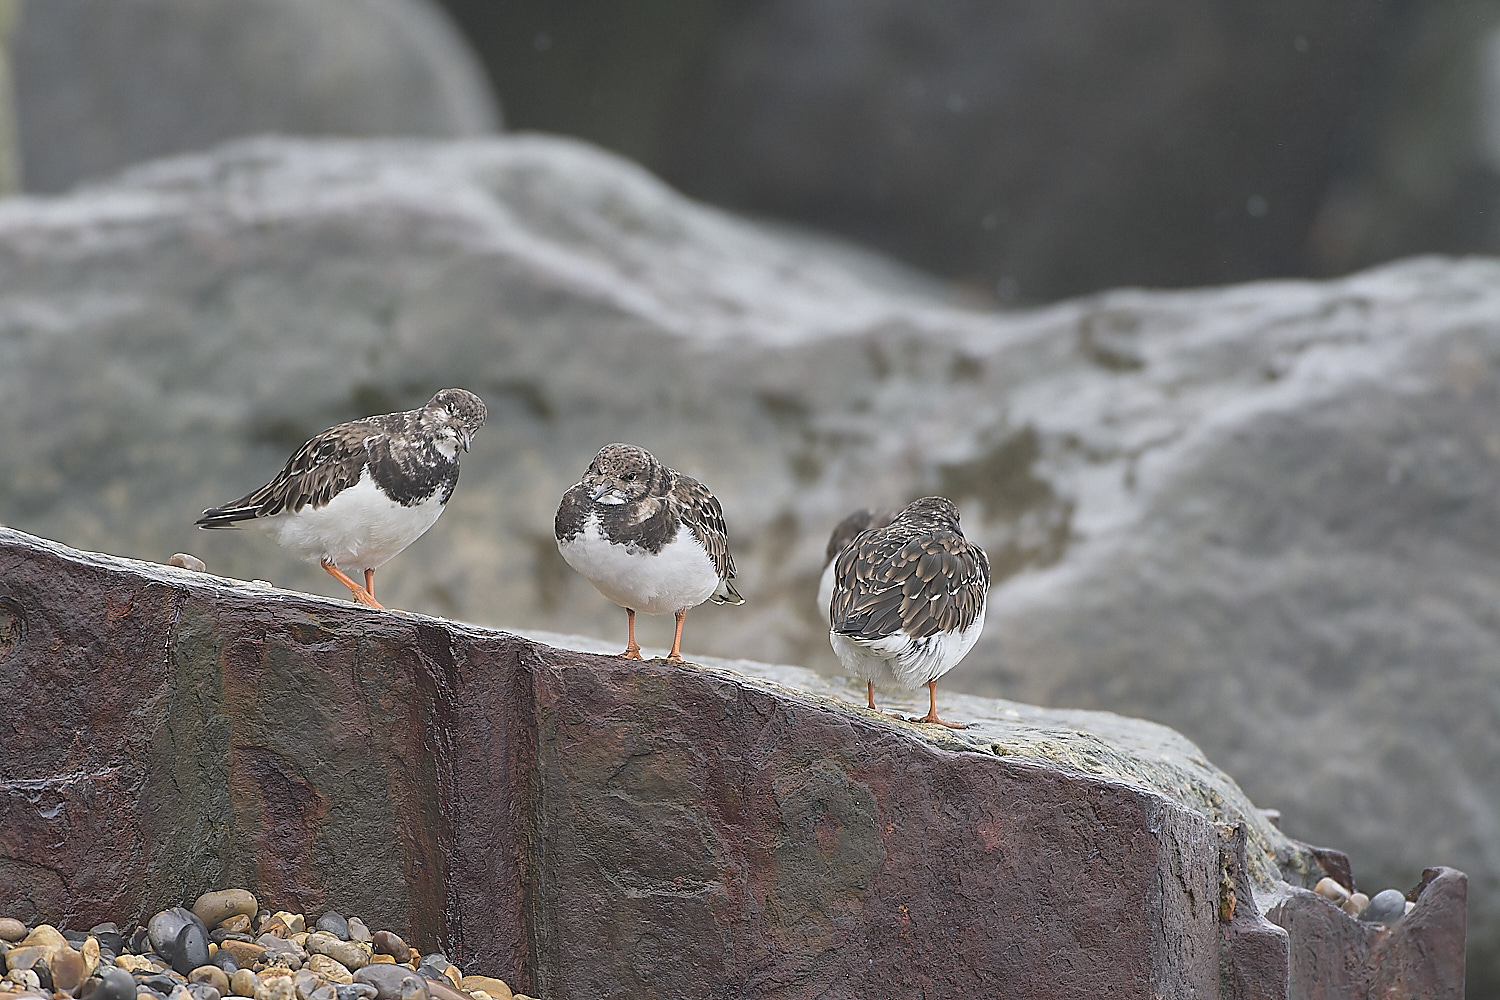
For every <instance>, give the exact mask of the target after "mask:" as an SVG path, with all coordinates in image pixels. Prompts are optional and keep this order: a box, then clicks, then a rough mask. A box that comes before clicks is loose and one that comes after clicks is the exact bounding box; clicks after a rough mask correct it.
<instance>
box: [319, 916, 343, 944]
mask: <svg viewBox="0 0 1500 1000" xmlns="http://www.w3.org/2000/svg"><path fill="white" fill-rule="evenodd" d="M316 926H317V929H318V930H320V931H327V932H328V933H329V934H332V935H333V936H334V937H336V938H338V939H339V940H340V941H347V940H349V921H347V920H345V919H344V917H343V914H340V913H335V912H333V911H332V910H329V911H328V912H327V913H325V914H323V915H322V916H321V917H319V918H318V923H317V925H316Z"/></svg>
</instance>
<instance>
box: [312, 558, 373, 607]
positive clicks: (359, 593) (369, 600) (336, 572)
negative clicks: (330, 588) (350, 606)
mask: <svg viewBox="0 0 1500 1000" xmlns="http://www.w3.org/2000/svg"><path fill="white" fill-rule="evenodd" d="M322 566H323V569H324V570H325V571H326V572H327V573H328V575H329V576H331V577H333V578H334V579H335V580H338V582H339V583H342V584H343V585H344V586H346V587H348V588H349V596H350V597H352V598H354V599H355V600H356V601H358V602H359V603H361V604H363V605H364V606H365V607H367V608H375V609H376V610H378V611H384V610H385V605H383V604H381V603H380V602H379V601H377V600H375V596H374V595H373V594H371V593H370V592H369V591H368V590H366V589H365V588H363V587H361V586H360V585H359V584H357V583H355V582H354V581H353V580H351V579H349V575H348V574H347V573H345V572H344V571H343V570H341V569H339V568H338V567H337V566H335V565H334V564H333V563H331V562H329V561H328V560H327V559H324V560H323V561H322Z"/></svg>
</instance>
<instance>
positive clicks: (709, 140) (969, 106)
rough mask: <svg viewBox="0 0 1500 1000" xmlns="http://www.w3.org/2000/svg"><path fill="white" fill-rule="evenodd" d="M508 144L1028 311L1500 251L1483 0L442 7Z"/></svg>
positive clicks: (1488, 19) (458, 1) (1491, 11)
mask: <svg viewBox="0 0 1500 1000" xmlns="http://www.w3.org/2000/svg"><path fill="white" fill-rule="evenodd" d="M443 3H444V6H446V7H447V8H448V10H449V11H450V12H451V13H452V15H453V18H454V20H455V21H456V22H457V23H458V24H459V25H460V27H461V28H462V29H463V30H464V32H465V34H466V35H467V37H468V39H469V41H470V43H471V44H472V45H473V46H474V48H475V50H476V52H477V53H478V55H479V57H480V58H481V59H483V60H484V63H485V66H486V69H487V70H488V71H489V75H490V77H491V78H492V80H493V81H494V82H495V86H496V88H497V92H498V93H499V94H500V95H502V96H503V98H504V101H505V105H506V112H507V116H508V119H509V120H510V121H511V122H512V123H513V124H514V125H515V126H516V127H518V128H525V129H538V130H542V131H549V132H563V133H567V134H571V135H578V136H582V137H584V138H587V139H590V140H592V141H594V142H598V143H601V144H603V145H605V146H607V147H609V148H611V149H614V150H616V151H619V152H621V153H624V154H625V155H627V156H630V157H632V158H634V159H636V160H637V161H639V162H641V163H644V164H646V165H647V166H649V167H650V168H651V169H653V170H655V171H657V172H658V173H660V174H662V175H663V176H665V177H667V178H668V179H669V180H670V181H671V182H672V183H674V184H676V185H678V186H680V187H681V188H682V189H684V190H686V191H688V192H689V193H691V194H694V195H696V196H699V197H705V198H708V199H710V200H713V201H717V202H719V203H721V204H725V205H730V206H733V207H736V208H740V209H744V210H748V211H753V212H757V213H768V214H772V215H776V216H779V217H782V218H786V219H790V220H794V221H797V222H801V223H808V224H815V225H819V226H825V227H828V228H831V229H834V230H837V231H839V232H841V233H844V234H846V235H850V236H854V237H856V238H859V239H862V240H865V241H867V242H869V243H871V244H873V245H875V246H878V247H881V248H883V249H886V250H889V251H890V252H891V253H894V254H896V255H897V256H899V257H902V258H904V259H906V260H908V261H911V262H913V263H916V264H919V265H921V266H923V267H926V268H929V269H932V270H934V271H937V272H938V273H941V274H944V275H946V276H949V277H952V278H955V279H958V280H960V281H962V282H963V283H964V285H965V286H966V287H968V288H969V289H971V290H973V291H975V292H977V293H978V294H979V295H980V296H994V297H998V298H1001V299H1020V300H1025V301H1036V300H1040V299H1048V298H1056V297H1059V296H1062V295H1066V294H1075V293H1078V292H1084V291H1093V290H1097V289H1100V288H1105V287H1110V286H1115V285H1121V284H1136V283H1140V284H1149V285H1166V286H1173V285H1189V284H1202V283H1217V282H1224V281H1233V280H1244V279H1248V278H1261V277H1269V276H1285V275H1299V274H1303V275H1306V274H1312V275H1326V274H1334V273H1344V272H1347V271H1349V270H1351V269H1354V268H1357V267H1362V266H1367V265H1370V264H1374V263H1379V262H1382V261H1386V260H1390V259H1392V258H1395V257H1400V256H1406V255H1410V254H1413V253H1420V252H1432V251H1444V252H1474V251H1478V252H1495V251H1497V250H1500V227H1497V225H1496V223H1495V222H1494V220H1495V219H1497V218H1500V139H1497V136H1500V124H1497V118H1500V110H1497V109H1500V84H1497V83H1496V81H1497V80H1500V74H1497V72H1496V60H1497V55H1496V53H1497V51H1500V50H1497V46H1496V42H1495V40H1496V38H1497V37H1500V3H1497V2H1496V0H1451V2H1443V3H1431V2H1418V3H1404V4H1398V3H1387V2H1377V0H1358V2H1354V3H1348V4H1330V3H1323V4H1296V3H1257V2H1253V0H1228V2H1223V3H1216V4H1206V5H1205V4H1192V3H1182V2H1176V3H1168V4H1161V3H1138V2H1137V3H1126V4H1121V3H1115V4H1110V5H1107V6H1103V7H1101V6H1100V5H1098V4H1091V3H1087V2H1082V0H1069V2H1064V3H1057V2H1050V3H1049V2H1041V3H1038V2H1021V0H1007V2H1001V3H992V2H984V0H938V2H933V3H923V4H910V3H906V4H903V3H897V2H891V0H882V2H868V3H854V2H849V0H806V2H805V0H783V2H773V3H748V2H743V0H664V2H660V3H653V4H650V5H614V6H610V5H594V6H592V7H590V8H588V9H584V8H576V9H575V8H573V7H571V6H568V5H558V4H555V3H549V2H547V0H514V2H508V3H505V4H495V3H491V2H489V0H443Z"/></svg>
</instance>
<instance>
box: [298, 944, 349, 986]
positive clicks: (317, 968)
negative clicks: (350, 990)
mask: <svg viewBox="0 0 1500 1000" xmlns="http://www.w3.org/2000/svg"><path fill="white" fill-rule="evenodd" d="M307 967H308V969H310V970H311V971H312V972H313V973H315V974H316V975H318V976H319V977H321V978H322V979H324V980H325V981H327V982H330V983H337V984H339V985H343V984H345V983H352V982H354V976H353V975H351V974H350V972H349V969H348V967H347V966H345V965H344V964H343V963H341V962H339V961H338V960H336V959H333V958H330V957H329V956H328V955H326V954H324V953H322V952H316V951H315V952H314V953H313V954H312V955H311V956H309V957H308V959H307Z"/></svg>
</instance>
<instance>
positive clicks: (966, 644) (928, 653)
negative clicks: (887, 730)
mask: <svg viewBox="0 0 1500 1000" xmlns="http://www.w3.org/2000/svg"><path fill="white" fill-rule="evenodd" d="M984 610H985V609H984V608H983V607H982V606H981V607H980V609H979V614H978V616H977V617H976V618H975V619H974V623H973V624H972V625H970V626H969V627H968V628H967V629H965V630H964V631H962V632H946V633H944V632H939V633H938V634H937V635H932V636H928V637H927V638H925V639H913V638H912V637H911V636H909V635H907V634H906V633H905V632H897V633H895V634H894V635H888V636H886V637H885V638H884V639H873V640H868V641H867V640H860V639H851V638H850V637H849V636H846V635H839V634H838V633H837V632H834V631H832V630H830V631H829V633H828V642H829V644H830V645H831V646H833V654H834V655H835V656H837V657H838V658H839V662H840V663H842V664H843V665H844V669H845V670H847V671H849V672H850V673H852V674H854V676H856V677H859V678H861V679H863V680H867V681H874V682H875V683H877V684H879V683H881V682H882V681H895V682H896V683H897V684H899V685H900V686H901V687H904V688H908V689H915V688H919V687H921V686H922V685H923V684H926V683H927V682H928V681H935V680H937V679H938V678H939V677H941V676H943V675H944V674H946V673H947V672H948V671H950V670H952V669H953V668H954V667H956V666H958V663H959V661H960V660H962V659H963V658H964V657H965V656H967V655H969V650H971V649H973V648H974V643H976V642H978V641H979V634H980V633H981V632H983V631H984Z"/></svg>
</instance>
